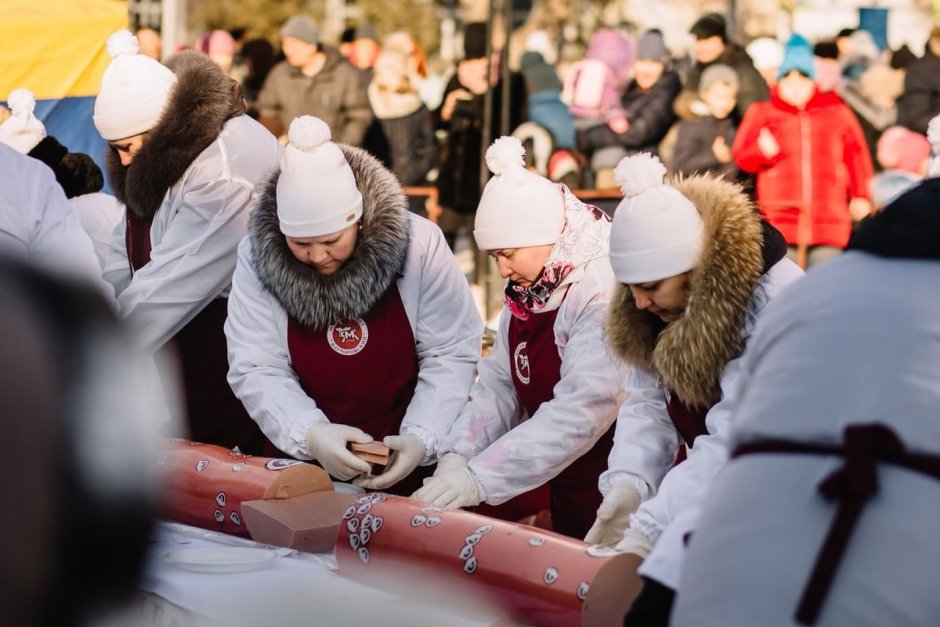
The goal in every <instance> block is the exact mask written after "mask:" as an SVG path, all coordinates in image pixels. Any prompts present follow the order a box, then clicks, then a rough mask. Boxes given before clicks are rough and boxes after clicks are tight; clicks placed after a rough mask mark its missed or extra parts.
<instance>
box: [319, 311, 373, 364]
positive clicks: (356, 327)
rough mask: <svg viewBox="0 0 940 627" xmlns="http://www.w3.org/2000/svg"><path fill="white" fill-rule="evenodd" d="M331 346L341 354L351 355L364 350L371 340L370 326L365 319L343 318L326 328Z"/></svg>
mask: <svg viewBox="0 0 940 627" xmlns="http://www.w3.org/2000/svg"><path fill="white" fill-rule="evenodd" d="M326 339H327V341H328V342H329V343H330V348H332V349H333V350H335V351H336V352H337V353H339V354H340V355H345V356H347V357H348V356H350V355H355V354H356V353H358V352H360V351H362V349H363V348H365V347H366V342H367V341H369V327H367V326H366V322H365V320H362V319H361V318H359V319H356V320H342V321H340V322H338V323H336V324H331V325H330V327H329V328H328V329H327V330H326Z"/></svg>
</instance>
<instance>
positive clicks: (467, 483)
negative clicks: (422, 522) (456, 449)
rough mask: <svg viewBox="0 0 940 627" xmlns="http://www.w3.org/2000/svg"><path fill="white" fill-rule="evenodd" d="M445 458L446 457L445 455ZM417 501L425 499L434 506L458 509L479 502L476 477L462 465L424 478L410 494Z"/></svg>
mask: <svg viewBox="0 0 940 627" xmlns="http://www.w3.org/2000/svg"><path fill="white" fill-rule="evenodd" d="M445 459H446V457H445ZM411 498H413V499H418V500H419V501H427V502H428V503H430V504H431V505H433V506H434V507H442V508H444V509H459V508H461V507H470V506H472V505H479V504H480V490H479V488H477V479H476V477H475V476H474V474H473V471H472V470H470V468H469V467H467V466H463V467H461V468H457V469H454V470H449V471H447V472H443V473H441V474H437V473H435V474H434V476H433V477H429V478H427V479H425V480H424V486H422V487H421V489H419V490H417V491H416V492H415V493H414V494H412V495H411Z"/></svg>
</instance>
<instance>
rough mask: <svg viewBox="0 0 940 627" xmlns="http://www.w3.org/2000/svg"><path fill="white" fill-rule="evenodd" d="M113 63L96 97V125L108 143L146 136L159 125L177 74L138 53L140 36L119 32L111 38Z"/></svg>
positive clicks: (105, 74)
mask: <svg viewBox="0 0 940 627" xmlns="http://www.w3.org/2000/svg"><path fill="white" fill-rule="evenodd" d="M108 53H109V54H110V55H111V58H112V60H111V64H110V65H108V67H107V68H106V69H105V71H104V76H102V77H101V89H100V90H99V91H98V97H97V98H95V115H94V119H95V126H96V127H97V128H98V132H99V133H101V136H102V137H103V138H105V139H106V140H108V141H114V140H116V139H124V138H125V137H133V136H134V135H139V134H141V133H145V132H147V131H149V130H150V129H152V128H153V127H154V126H156V125H157V122H158V121H159V120H160V114H161V113H162V112H163V107H164V106H165V105H166V102H167V100H168V99H169V95H170V90H171V89H172V88H173V85H175V84H176V75H175V74H173V72H172V71H170V68H168V67H166V66H165V65H163V64H162V63H160V62H159V61H157V60H156V59H152V58H150V57H148V56H146V55H143V54H138V47H137V37H135V36H134V35H132V34H131V32H130V31H127V30H119V31H117V32H115V33H113V34H112V35H111V36H110V37H108Z"/></svg>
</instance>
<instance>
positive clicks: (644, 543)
mask: <svg viewBox="0 0 940 627" xmlns="http://www.w3.org/2000/svg"><path fill="white" fill-rule="evenodd" d="M617 550H618V551H620V552H621V553H633V554H634V555H639V556H640V557H642V558H643V559H646V556H647V555H649V554H650V551H652V550H653V543H652V542H650V541H649V540H647V539H646V536H644V535H641V534H639V533H637V532H636V531H634V530H633V529H627V533H626V534H624V536H623V539H622V540H621V541H620V542H618V543H617Z"/></svg>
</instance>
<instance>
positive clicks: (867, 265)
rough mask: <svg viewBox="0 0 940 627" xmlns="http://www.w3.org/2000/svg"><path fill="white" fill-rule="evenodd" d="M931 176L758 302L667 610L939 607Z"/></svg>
mask: <svg viewBox="0 0 940 627" xmlns="http://www.w3.org/2000/svg"><path fill="white" fill-rule="evenodd" d="M938 202H940V181H938V180H937V179H933V180H930V181H928V182H926V183H924V184H922V185H921V186H919V187H917V188H915V189H914V190H912V191H910V192H908V193H907V194H905V195H903V196H901V197H899V198H898V199H897V200H895V202H894V203H893V204H891V205H888V206H887V207H886V208H885V209H884V210H883V211H882V212H881V213H879V214H877V215H875V216H874V217H873V218H870V219H868V220H866V221H864V222H863V223H862V224H861V225H860V226H859V227H858V229H857V230H856V232H855V233H854V234H853V237H852V240H851V241H850V242H849V246H848V249H847V252H846V253H845V254H844V255H842V256H841V257H840V258H838V259H835V260H834V261H832V262H830V263H827V264H826V265H825V266H824V267H820V268H818V269H814V270H813V271H812V272H810V273H808V275H807V276H806V278H805V279H803V280H802V281H801V282H800V283H798V284H797V285H795V286H794V287H793V288H792V289H790V290H788V291H787V293H786V297H785V298H781V299H778V300H777V301H776V302H774V303H771V305H770V306H769V307H768V308H767V309H766V311H765V313H764V316H763V318H762V320H761V322H760V324H759V325H758V328H757V330H756V331H755V333H754V336H753V337H752V338H751V341H750V343H749V345H748V351H747V354H746V355H745V356H744V357H743V362H744V363H743V366H742V369H741V370H742V374H741V389H742V391H741V395H740V397H739V399H738V405H737V409H736V411H735V416H734V424H733V426H732V429H731V433H730V439H731V442H730V444H731V450H732V451H733V457H732V459H731V461H730V462H729V463H728V464H727V466H726V467H725V468H724V470H723V471H722V472H721V474H720V475H718V477H716V479H715V482H714V484H713V485H712V488H711V490H710V492H709V493H708V499H707V503H706V505H705V507H704V510H703V512H702V516H701V519H700V522H699V524H698V527H697V528H696V531H695V535H694V536H693V537H692V539H691V541H690V542H689V550H688V556H687V558H686V561H685V565H684V568H683V572H682V578H681V580H680V584H679V594H678V596H677V600H676V607H675V611H674V623H673V624H676V625H702V626H704V627H709V626H718V625H720V626H721V627H743V626H745V625H747V626H750V625H762V626H767V627H783V626H792V625H797V624H802V625H811V624H815V625H818V626H820V627H822V626H836V625H853V626H858V627H876V626H879V627H880V626H882V625H891V626H892V627H915V626H920V625H937V624H940V596H938V595H937V589H936V582H937V564H938V563H940V543H938V542H937V525H938V521H940V435H938V434H940V430H938V425H940V316H938V315H937V312H940V291H938V290H937V289H936V287H937V286H940V247H938V245H937V242H938V241H940V213H938V212H937V205H938Z"/></svg>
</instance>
